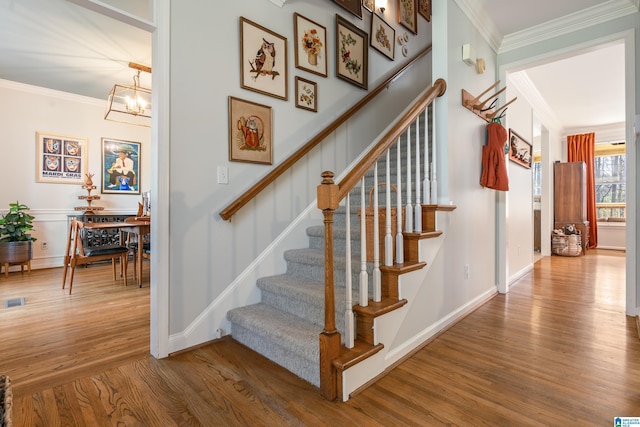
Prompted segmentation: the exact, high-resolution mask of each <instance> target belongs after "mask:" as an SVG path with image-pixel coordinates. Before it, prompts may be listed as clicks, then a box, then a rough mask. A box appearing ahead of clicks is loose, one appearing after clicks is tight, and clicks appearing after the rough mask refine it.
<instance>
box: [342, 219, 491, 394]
mask: <svg viewBox="0 0 640 427" xmlns="http://www.w3.org/2000/svg"><path fill="white" fill-rule="evenodd" d="M450 220H451V213H450V212H437V221H438V228H439V229H440V231H442V232H443V233H442V235H440V236H439V237H437V238H432V239H425V240H422V241H421V242H420V248H419V254H420V261H425V262H426V263H427V265H426V267H425V268H423V269H421V270H417V271H413V272H410V273H407V274H404V275H401V276H400V277H399V278H398V284H399V298H400V299H406V300H407V304H406V305H405V306H403V307H402V308H400V309H398V310H394V311H392V312H390V313H387V314H384V315H382V316H379V317H377V318H376V319H375V320H374V325H373V327H374V336H375V338H376V342H379V343H382V344H384V348H383V349H382V350H380V351H379V352H378V353H376V354H375V355H373V356H372V357H369V358H368V359H365V360H363V361H362V362H360V363H358V364H356V365H354V366H352V367H350V368H348V369H346V370H345V371H343V373H342V398H343V401H347V400H348V399H349V397H350V395H351V394H352V393H354V392H356V391H358V390H360V389H362V388H365V387H366V385H368V384H370V383H372V382H374V381H375V379H376V378H378V377H379V376H381V375H382V374H384V373H385V372H386V371H388V370H390V369H391V368H393V366H394V365H395V364H396V363H398V362H400V361H401V360H403V359H404V358H405V357H407V356H409V355H410V354H412V353H413V352H414V351H415V350H417V349H419V348H420V347H421V346H423V345H424V344H425V343H426V342H428V341H429V340H430V339H431V338H433V337H434V336H436V335H437V334H438V333H439V332H441V331H443V330H444V329H446V328H448V327H449V326H450V325H451V324H453V323H455V322H456V321H457V320H458V319H459V318H460V317H462V316H464V315H465V314H466V313H469V312H471V311H473V310H474V309H475V308H477V307H479V306H480V305H482V304H483V303H484V302H485V301H486V300H487V299H488V298H490V297H491V296H493V295H495V292H496V290H492V291H489V292H487V293H485V294H483V295H480V296H479V297H477V298H476V299H474V300H472V301H471V302H469V303H467V304H465V305H464V306H462V307H459V308H458V309H456V310H454V311H453V312H451V313H448V314H447V315H445V316H444V317H442V318H440V319H438V320H437V321H436V322H434V323H432V324H430V325H428V326H427V327H426V328H424V329H422V330H420V331H418V332H417V333H415V334H413V335H411V336H409V337H406V338H404V339H402V340H400V341H399V340H398V339H397V337H398V335H399V330H400V328H402V326H403V325H404V322H405V319H406V318H407V316H408V315H409V314H410V313H411V311H412V309H421V306H420V301H418V299H417V297H416V296H417V294H418V293H419V291H420V289H421V288H422V287H425V286H428V287H439V288H440V289H442V288H444V285H445V284H444V277H445V275H444V274H443V270H444V261H445V255H444V252H443V251H442V248H443V246H444V243H445V239H446V235H447V232H446V231H447V230H448V228H449V224H450ZM398 341H399V342H398Z"/></svg>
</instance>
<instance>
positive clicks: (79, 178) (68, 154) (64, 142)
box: [36, 132, 88, 185]
mask: <svg viewBox="0 0 640 427" xmlns="http://www.w3.org/2000/svg"><path fill="white" fill-rule="evenodd" d="M36 146H37V147H36V182H50V183H55V184H80V185H82V184H83V183H84V174H85V173H87V148H88V144H87V139H86V138H78V137H75V136H66V135H56V134H52V133H45V132H36Z"/></svg>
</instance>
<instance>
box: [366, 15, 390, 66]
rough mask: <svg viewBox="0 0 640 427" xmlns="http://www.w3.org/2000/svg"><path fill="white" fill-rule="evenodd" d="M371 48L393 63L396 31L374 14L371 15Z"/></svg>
mask: <svg viewBox="0 0 640 427" xmlns="http://www.w3.org/2000/svg"><path fill="white" fill-rule="evenodd" d="M371 47H373V48H374V49H375V50H377V51H378V52H380V53H382V54H383V55H384V56H386V57H387V58H389V59H390V60H392V61H393V59H394V57H395V51H396V30H395V29H394V28H393V27H392V26H391V25H389V24H387V23H386V21H385V20H384V19H382V18H381V17H380V16H378V14H376V13H374V14H373V15H371Z"/></svg>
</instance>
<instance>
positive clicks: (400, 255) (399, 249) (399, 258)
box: [396, 138, 404, 264]
mask: <svg viewBox="0 0 640 427" xmlns="http://www.w3.org/2000/svg"><path fill="white" fill-rule="evenodd" d="M401 159H402V154H401V153H400V138H398V142H396V187H398V191H397V192H396V204H397V209H396V210H397V212H398V216H397V224H396V262H397V263H398V264H402V263H403V262H404V239H403V238H402V161H401Z"/></svg>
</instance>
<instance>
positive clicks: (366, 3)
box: [362, 0, 376, 12]
mask: <svg viewBox="0 0 640 427" xmlns="http://www.w3.org/2000/svg"><path fill="white" fill-rule="evenodd" d="M362 6H363V7H364V8H365V9H367V10H368V11H369V12H373V11H374V10H375V8H376V2H375V0H362Z"/></svg>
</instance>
